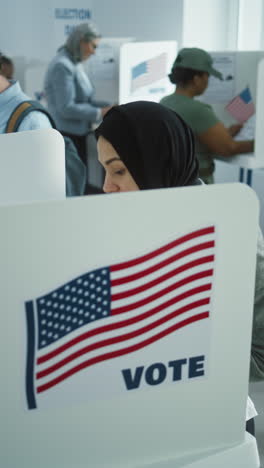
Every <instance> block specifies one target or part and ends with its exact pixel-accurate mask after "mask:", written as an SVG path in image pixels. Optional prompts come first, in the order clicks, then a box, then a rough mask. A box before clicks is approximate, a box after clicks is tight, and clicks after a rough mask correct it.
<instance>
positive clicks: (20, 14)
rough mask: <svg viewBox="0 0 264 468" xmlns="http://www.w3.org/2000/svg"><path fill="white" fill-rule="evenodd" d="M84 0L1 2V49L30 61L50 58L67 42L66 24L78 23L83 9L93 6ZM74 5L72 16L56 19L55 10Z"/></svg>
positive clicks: (7, 53) (12, 55)
mask: <svg viewBox="0 0 264 468" xmlns="http://www.w3.org/2000/svg"><path fill="white" fill-rule="evenodd" d="M91 2H92V0H91V1H89V0H88V1H87V0H86V1H85V2H84V1H83V0H74V2H73V0H56V2H55V3H54V1H53V0H44V1H41V0H23V1H21V0H8V1H7V2H5V5H4V7H3V6H2V5H1V27H0V51H1V52H2V53H4V54H6V55H10V56H11V57H17V56H25V57H26V58H27V59H28V61H30V60H32V59H34V60H40V61H45V60H49V59H50V58H51V57H52V56H53V55H54V54H55V52H56V49H57V48H58V47H59V46H61V45H62V44H63V42H64V41H65V37H66V36H65V33H64V29H65V26H66V25H67V24H69V25H71V24H79V23H80V22H81V21H80V19H79V16H78V14H79V13H80V11H78V12H77V11H75V12H74V10H86V11H87V10H89V9H91ZM58 8H61V9H66V8H71V9H72V13H71V14H70V15H69V16H70V17H69V19H57V18H56V16H55V9H58Z"/></svg>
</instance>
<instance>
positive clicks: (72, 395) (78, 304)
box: [0, 184, 258, 468]
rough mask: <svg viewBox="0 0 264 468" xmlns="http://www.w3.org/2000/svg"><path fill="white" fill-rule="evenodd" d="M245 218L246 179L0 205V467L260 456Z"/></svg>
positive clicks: (235, 461) (132, 465) (179, 463)
mask: <svg viewBox="0 0 264 468" xmlns="http://www.w3.org/2000/svg"><path fill="white" fill-rule="evenodd" d="M241 205H242V206H243V215H241V214H240V213H241V210H240V208H241ZM164 207H166V208H167V209H164ZM183 207H184V209H183ZM201 207H202V209H201ZM146 213H147V216H146ZM234 213H235V214H236V215H235V216H234ZM245 213H247V216H245ZM257 219H258V202H257V199H256V196H255V194H254V192H253V191H252V190H251V189H250V188H248V187H247V186H246V185H243V184H227V185H215V186H210V187H207V186H200V187H187V188H178V189H168V190H154V191H144V192H134V193H123V194H112V195H107V196H105V195H101V196H100V195H97V196H90V197H78V199H68V200H66V201H57V202H52V203H50V202H48V203H41V204H36V203H35V204H32V205H21V206H9V207H7V206H4V207H3V206H2V207H0V222H1V234H0V235H1V243H0V255H1V264H0V275H1V284H2V292H1V296H0V304H1V311H2V313H1V327H0V330H1V332H0V333H1V339H0V368H1V387H2V398H1V403H0V405H1V407H0V412H1V422H0V424H1V429H2V430H1V438H0V466H1V468H9V467H10V468H11V467H12V468H29V467H36V468H46V467H47V466H49V467H50V468H77V467H78V468H86V467H93V468H99V467H100V468H101V467H109V468H121V467H122V468H136V467H137V468H140V467H141V468H143V467H153V468H154V467H155V468H166V467H167V468H169V467H170V468H172V467H183V466H185V467H186V466H189V467H193V468H209V466H210V468H213V467H215V468H220V466H221V467H222V466H232V467H233V466H239V467H242V468H243V467H244V468H248V467H252V468H253V467H254V468H255V467H257V466H258V454H257V449H256V442H255V439H254V438H253V437H250V436H247V437H246V438H245V412H246V399H247V391H248V372H249V354H250V341H251V327H252V308H253V296H254V276H255V262H256V240H257ZM241 252H243V256H241ZM110 294H111V297H110ZM221 463H222V465H221ZM245 463H246V464H245Z"/></svg>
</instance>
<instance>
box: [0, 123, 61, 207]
mask: <svg viewBox="0 0 264 468" xmlns="http://www.w3.org/2000/svg"><path fill="white" fill-rule="evenodd" d="M0 147H1V152H0V204H3V203H5V204H9V203H11V204H14V203H20V202H23V203H26V202H33V201H48V200H63V199H64V198H65V196H66V195H65V149H64V140H63V137H62V136H61V134H60V133H59V132H58V131H57V130H54V129H42V130H34V131H27V132H17V133H8V134H3V135H0Z"/></svg>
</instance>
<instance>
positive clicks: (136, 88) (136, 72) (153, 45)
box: [119, 41, 177, 104]
mask: <svg viewBox="0 0 264 468" xmlns="http://www.w3.org/2000/svg"><path fill="white" fill-rule="evenodd" d="M176 54H177V43H176V42H175V41H162V42H133V43H131V44H124V46H123V47H122V49H121V54H120V94H119V102H120V103H121V104H123V103H126V102H131V101H138V100H147V101H154V102H159V101H160V99H161V98H162V97H163V96H166V94H170V93H172V92H173V90H174V88H175V85H173V84H172V83H171V82H170V80H169V78H168V74H169V73H170V70H171V66H172V63H173V61H174V60H175V57H176Z"/></svg>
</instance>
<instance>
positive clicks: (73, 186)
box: [5, 101, 87, 197]
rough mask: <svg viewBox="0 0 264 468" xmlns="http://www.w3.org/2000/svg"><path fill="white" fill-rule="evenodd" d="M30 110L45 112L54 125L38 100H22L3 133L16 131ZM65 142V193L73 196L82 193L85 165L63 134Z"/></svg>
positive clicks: (85, 175)
mask: <svg viewBox="0 0 264 468" xmlns="http://www.w3.org/2000/svg"><path fill="white" fill-rule="evenodd" d="M32 111H39V112H42V113H43V114H45V115H46V116H47V117H48V119H49V121H50V123H51V126H52V127H53V128H55V129H56V125H55V122H54V120H53V119H52V117H51V116H50V114H49V113H48V111H47V110H46V109H45V107H43V106H42V105H41V104H40V103H39V102H38V101H24V102H22V103H21V104H19V105H18V106H17V107H16V108H15V109H14V111H13V112H12V114H11V115H10V117H9V120H8V122H7V124H6V128H5V133H13V132H17V130H18V128H19V125H20V124H21V122H22V120H23V119H24V118H25V117H26V115H28V114H29V113H30V112H32ZM63 139H64V143H65V170H66V195H67V197H73V196H77V195H83V194H84V191H85V187H86V178H87V174H86V167H85V165H84V164H83V162H82V160H81V159H80V157H79V155H78V152H77V149H76V147H75V145H74V143H73V142H72V140H71V139H70V138H68V137H65V136H63Z"/></svg>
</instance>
